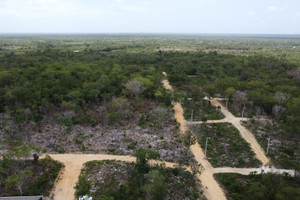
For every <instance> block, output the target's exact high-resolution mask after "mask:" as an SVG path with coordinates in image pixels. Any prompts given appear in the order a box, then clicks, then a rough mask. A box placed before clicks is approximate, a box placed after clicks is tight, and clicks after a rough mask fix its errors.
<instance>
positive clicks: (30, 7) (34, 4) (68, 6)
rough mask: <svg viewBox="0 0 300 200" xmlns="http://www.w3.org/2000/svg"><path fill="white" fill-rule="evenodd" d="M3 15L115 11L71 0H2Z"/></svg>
mask: <svg viewBox="0 0 300 200" xmlns="http://www.w3.org/2000/svg"><path fill="white" fill-rule="evenodd" d="M1 1H2V2H1V4H0V15H1V16H17V17H22V18H29V19H36V18H52V17H72V16H82V17H90V16H103V15H114V14H116V12H115V11H112V10H110V9H104V8H101V7H87V6H84V5H83V4H80V3H76V2H75V1H71V0H19V1H15V0H1Z"/></svg>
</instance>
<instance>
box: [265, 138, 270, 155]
mask: <svg viewBox="0 0 300 200" xmlns="http://www.w3.org/2000/svg"><path fill="white" fill-rule="evenodd" d="M270 140H271V138H270V137H269V138H268V147H267V152H266V155H268V153H269V147H270Z"/></svg>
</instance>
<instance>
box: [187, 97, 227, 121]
mask: <svg viewBox="0 0 300 200" xmlns="http://www.w3.org/2000/svg"><path fill="white" fill-rule="evenodd" d="M182 103H183V104H182V105H183V108H184V118H185V119H186V120H191V116H192V112H193V121H206V120H217V119H223V118H224V115H223V114H222V113H221V110H220V109H218V108H216V107H214V106H212V105H211V104H210V102H209V101H206V100H203V99H200V100H199V101H193V100H187V98H185V99H184V100H183V102H182Z"/></svg>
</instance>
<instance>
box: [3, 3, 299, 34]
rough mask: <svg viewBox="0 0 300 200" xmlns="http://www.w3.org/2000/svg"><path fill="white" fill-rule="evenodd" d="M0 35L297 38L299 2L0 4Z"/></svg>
mask: <svg viewBox="0 0 300 200" xmlns="http://www.w3.org/2000/svg"><path fill="white" fill-rule="evenodd" d="M0 33H220V34H222V33H223V34H300V0H0Z"/></svg>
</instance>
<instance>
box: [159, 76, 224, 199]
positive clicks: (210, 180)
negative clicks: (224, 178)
mask: <svg viewBox="0 0 300 200" xmlns="http://www.w3.org/2000/svg"><path fill="white" fill-rule="evenodd" d="M163 74H164V75H165V76H166V75H167V74H166V73H165V72H163ZM162 83H163V85H164V86H165V88H166V89H167V90H172V86H171V85H170V83H169V82H168V80H163V81H162ZM173 105H174V111H175V118H176V120H177V121H178V123H180V130H181V132H182V133H184V132H185V131H187V130H188V128H187V126H186V124H187V122H186V120H185V119H184V116H183V108H182V106H181V104H179V103H173ZM190 150H191V152H192V153H193V155H194V156H195V160H196V161H197V162H198V163H200V164H201V165H202V166H203V167H204V171H203V173H202V174H201V175H198V178H199V179H200V181H201V183H202V185H203V187H204V195H205V196H206V198H207V199H209V200H225V199H226V196H225V194H224V192H223V190H222V188H221V187H220V186H219V184H218V183H217V181H216V180H215V179H214V177H213V167H212V166H211V164H210V163H209V162H208V161H207V160H206V159H204V152H203V150H202V149H201V147H200V145H199V144H198V142H196V144H194V145H192V146H191V147H190Z"/></svg>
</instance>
